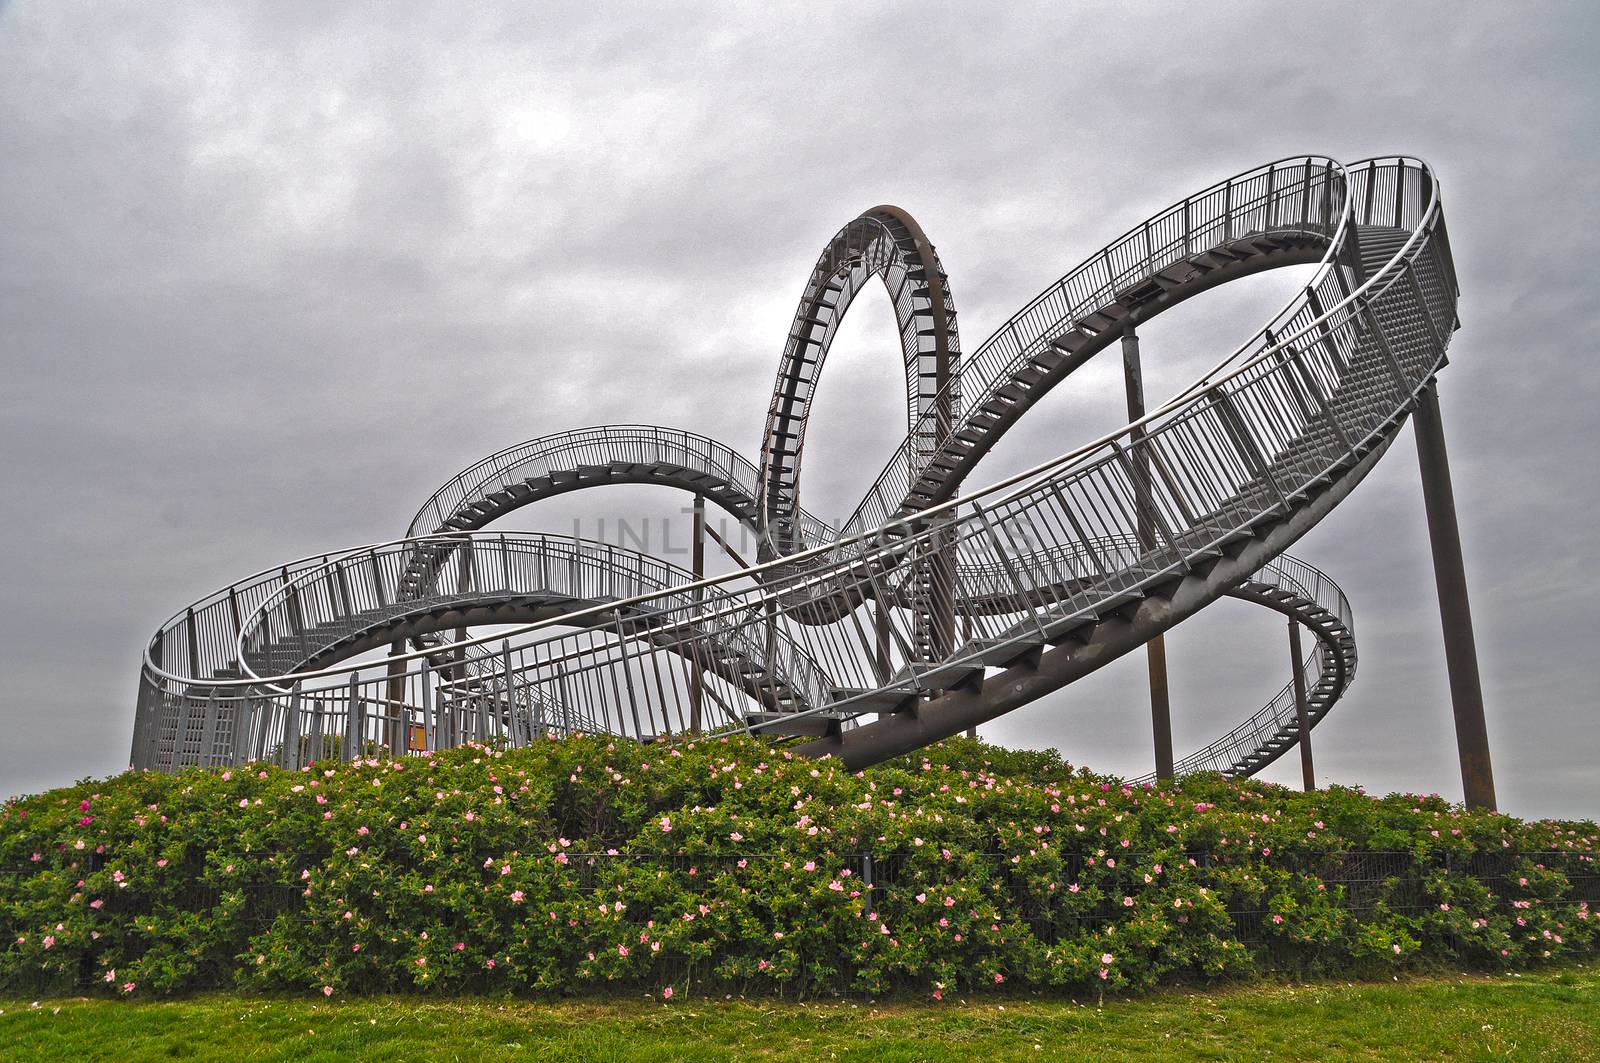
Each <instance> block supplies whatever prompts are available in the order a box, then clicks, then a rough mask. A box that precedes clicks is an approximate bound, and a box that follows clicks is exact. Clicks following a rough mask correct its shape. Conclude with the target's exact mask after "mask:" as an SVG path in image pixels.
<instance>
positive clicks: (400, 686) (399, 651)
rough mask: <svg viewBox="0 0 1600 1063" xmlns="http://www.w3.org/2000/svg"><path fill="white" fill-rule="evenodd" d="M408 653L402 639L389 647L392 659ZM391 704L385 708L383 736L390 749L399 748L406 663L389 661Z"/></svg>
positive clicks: (387, 694)
mask: <svg viewBox="0 0 1600 1063" xmlns="http://www.w3.org/2000/svg"><path fill="white" fill-rule="evenodd" d="M405 652H406V640H405V639H400V640H398V641H396V642H393V643H390V645H389V656H390V658H395V657H400V656H403V655H404V654H405ZM384 695H385V697H386V698H387V699H388V702H389V704H387V705H385V706H384V707H383V735H382V742H383V744H384V745H386V746H388V747H389V748H390V749H395V748H398V747H397V746H396V744H395V737H394V733H395V721H396V720H397V719H399V716H398V713H399V711H400V710H399V705H400V703H401V702H403V701H405V698H406V662H404V661H397V660H393V659H391V660H390V661H389V683H388V688H387V689H386V690H385V692H384Z"/></svg>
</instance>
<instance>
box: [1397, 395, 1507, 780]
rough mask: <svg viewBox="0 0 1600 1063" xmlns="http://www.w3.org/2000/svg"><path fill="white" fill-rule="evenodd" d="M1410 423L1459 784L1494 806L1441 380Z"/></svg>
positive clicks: (1422, 402) (1492, 772)
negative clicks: (1430, 555) (1441, 413)
mask: <svg viewBox="0 0 1600 1063" xmlns="http://www.w3.org/2000/svg"><path fill="white" fill-rule="evenodd" d="M1411 423H1412V429H1413V432H1414V434H1415V435H1416V440H1417V463H1418V465H1419V466H1420V468H1421V472H1422V502H1423V506H1424V508H1425V509H1426V510H1427V514H1428V540H1429V543H1430V545H1431V546H1432V548H1433V576H1434V582H1435V584H1436V585H1437V586H1438V591H1439V619H1440V623H1441V625H1442V626H1443V628H1444V658H1445V668H1446V670H1447V671H1448V673H1449V677H1450V705H1451V708H1452V710H1453V711H1454V714H1455V724H1456V752H1457V754H1458V756H1459V757H1460V760H1461V785H1462V789H1463V791H1464V792H1465V796H1466V802H1467V807H1468V808H1488V809H1493V808H1494V807H1495V795H1494V769H1493V767H1492V765H1491V764H1490V760H1489V730H1488V725H1487V724H1486V723H1485V721H1484V715H1483V684H1482V682H1481V681H1480V679H1479V677H1478V650H1477V644H1476V642H1475V641H1474V639H1473V636H1472V608H1471V605H1470V603H1469V602H1468V600H1467V572H1466V566H1465V564H1464V562H1463V561H1462V557H1461V530H1460V527H1459V526H1458V525H1457V523H1456V500H1455V491H1454V489H1453V487H1452V486H1451V483H1450V460H1449V457H1448V455H1447V454H1446V452H1445V445H1444V425H1443V423H1442V421H1441V420H1440V416H1439V385H1438V383H1437V382H1435V383H1433V384H1430V385H1429V386H1428V387H1426V388H1424V389H1423V391H1422V393H1421V395H1420V396H1419V399H1418V402H1417V408H1416V410H1415V412H1413V414H1412V417H1411Z"/></svg>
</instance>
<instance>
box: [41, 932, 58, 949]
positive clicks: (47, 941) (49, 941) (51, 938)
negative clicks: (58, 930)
mask: <svg viewBox="0 0 1600 1063" xmlns="http://www.w3.org/2000/svg"><path fill="white" fill-rule="evenodd" d="M55 943H56V938H55V935H54V934H46V935H45V936H44V947H45V948H49V947H50V946H52V945H54V944H55Z"/></svg>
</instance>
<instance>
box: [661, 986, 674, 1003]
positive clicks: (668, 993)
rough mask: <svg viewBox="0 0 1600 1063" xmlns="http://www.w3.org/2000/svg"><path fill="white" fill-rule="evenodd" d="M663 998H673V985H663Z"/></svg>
mask: <svg viewBox="0 0 1600 1063" xmlns="http://www.w3.org/2000/svg"><path fill="white" fill-rule="evenodd" d="M661 999H662V1000H671V999H672V987H671V986H663V987H662V989H661Z"/></svg>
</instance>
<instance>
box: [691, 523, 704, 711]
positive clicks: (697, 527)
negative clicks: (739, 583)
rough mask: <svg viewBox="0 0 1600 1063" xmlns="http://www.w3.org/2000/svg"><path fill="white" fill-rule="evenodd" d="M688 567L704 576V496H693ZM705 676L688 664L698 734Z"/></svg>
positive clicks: (697, 577)
mask: <svg viewBox="0 0 1600 1063" xmlns="http://www.w3.org/2000/svg"><path fill="white" fill-rule="evenodd" d="M690 562H691V564H690V567H691V571H692V572H693V573H694V579H695V582H696V583H698V582H700V581H701V580H702V579H704V578H705V574H706V496H705V495H701V494H697V495H695V496H694V530H693V543H692V545H691V546H690ZM701 593H702V592H700V591H695V592H694V597H695V600H696V601H698V600H699V599H700V596H701ZM705 697H706V691H705V677H704V676H702V675H701V674H700V669H699V667H698V666H697V665H695V664H694V663H693V662H691V663H690V665H689V733H690V734H699V733H700V725H701V721H702V720H703V719H704V709H705Z"/></svg>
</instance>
